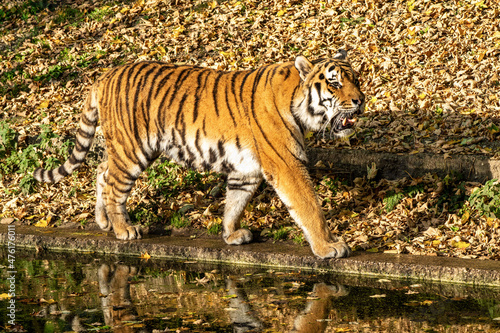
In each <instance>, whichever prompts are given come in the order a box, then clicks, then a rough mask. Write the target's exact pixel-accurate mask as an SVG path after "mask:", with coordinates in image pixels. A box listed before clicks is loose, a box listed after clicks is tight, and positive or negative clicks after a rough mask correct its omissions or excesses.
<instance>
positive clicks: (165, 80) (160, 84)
mask: <svg viewBox="0 0 500 333" xmlns="http://www.w3.org/2000/svg"><path fill="white" fill-rule="evenodd" d="M174 73H175V69H171V70H170V71H169V72H168V73H167V75H165V76H164V77H163V78H162V79H161V81H160V82H158V84H156V85H155V86H156V92H155V97H154V99H156V98H158V94H159V93H160V91H162V90H163V88H164V85H165V84H166V83H167V81H168V80H169V79H170V76H172V74H174ZM169 88H170V85H169ZM164 99H165V96H164V98H163V100H164ZM160 105H161V104H160Z"/></svg>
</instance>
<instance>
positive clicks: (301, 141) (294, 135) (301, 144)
mask: <svg viewBox="0 0 500 333" xmlns="http://www.w3.org/2000/svg"><path fill="white" fill-rule="evenodd" d="M274 107H275V109H276V110H278V106H277V105H276V99H274ZM276 113H277V114H278V116H279V117H280V119H281V122H282V123H283V124H284V125H285V128H286V129H287V130H288V132H289V133H290V135H291V136H292V138H293V139H294V140H295V142H296V143H298V144H299V146H300V147H301V148H302V149H304V150H305V147H304V142H303V141H304V140H303V138H299V137H297V135H296V134H295V131H294V129H293V128H290V126H289V125H290V124H289V123H288V122H286V121H285V119H283V117H282V116H281V113H280V112H276ZM299 129H300V127H299Z"/></svg>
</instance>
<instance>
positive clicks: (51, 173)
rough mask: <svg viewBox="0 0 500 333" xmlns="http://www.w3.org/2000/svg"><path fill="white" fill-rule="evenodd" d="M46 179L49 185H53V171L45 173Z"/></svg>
mask: <svg viewBox="0 0 500 333" xmlns="http://www.w3.org/2000/svg"><path fill="white" fill-rule="evenodd" d="M47 177H49V181H50V182H51V183H53V182H54V170H49V171H47Z"/></svg>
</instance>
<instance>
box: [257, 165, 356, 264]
mask: <svg viewBox="0 0 500 333" xmlns="http://www.w3.org/2000/svg"><path fill="white" fill-rule="evenodd" d="M285 161H286V162H285ZM262 167H263V171H264V176H265V178H266V180H267V181H268V182H269V183H270V184H271V185H273V187H274V189H275V190H276V193H277V194H278V196H279V197H280V199H281V201H283V203H284V204H285V205H286V206H287V208H288V211H289V212H290V215H291V216H292V218H293V219H294V221H295V223H297V224H298V225H299V226H300V227H301V229H302V231H303V233H304V237H305V238H306V240H307V241H308V242H309V244H310V245H311V250H312V251H313V253H314V254H315V255H316V256H318V257H320V258H341V257H347V256H349V254H350V253H351V250H350V249H349V246H348V245H347V244H346V243H345V242H344V241H343V240H339V239H337V238H336V237H333V236H332V235H331V234H330V230H329V229H328V223H327V222H326V219H325V216H324V214H323V211H322V209H321V206H320V204H319V201H318V198H317V196H316V193H315V192H314V188H313V185H312V182H311V179H310V178H309V173H308V172H307V169H306V167H305V166H304V165H303V164H302V163H301V162H300V161H298V160H297V159H295V158H294V157H293V156H284V157H283V156H282V158H281V159H279V158H274V159H266V160H263V165H262Z"/></svg>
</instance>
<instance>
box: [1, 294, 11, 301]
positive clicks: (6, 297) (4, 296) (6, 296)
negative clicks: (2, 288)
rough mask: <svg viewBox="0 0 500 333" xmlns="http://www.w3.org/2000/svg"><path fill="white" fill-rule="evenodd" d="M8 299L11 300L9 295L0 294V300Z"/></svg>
mask: <svg viewBox="0 0 500 333" xmlns="http://www.w3.org/2000/svg"><path fill="white" fill-rule="evenodd" d="M8 298H9V299H10V298H12V295H11V294H7V293H3V294H0V300H4V299H8Z"/></svg>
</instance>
